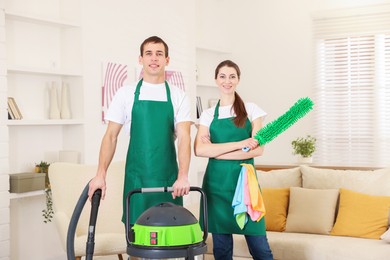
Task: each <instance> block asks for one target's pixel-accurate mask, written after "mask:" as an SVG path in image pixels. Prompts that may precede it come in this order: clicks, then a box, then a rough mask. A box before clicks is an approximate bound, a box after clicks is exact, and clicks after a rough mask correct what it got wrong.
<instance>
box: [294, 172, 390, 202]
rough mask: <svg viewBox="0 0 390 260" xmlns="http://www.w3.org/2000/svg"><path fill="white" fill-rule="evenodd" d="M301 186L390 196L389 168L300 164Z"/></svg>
mask: <svg viewBox="0 0 390 260" xmlns="http://www.w3.org/2000/svg"><path fill="white" fill-rule="evenodd" d="M300 167H301V172H302V187H304V188H309V189H339V188H345V189H349V190H353V191H356V192H361V193H366V194H370V195H384V196H390V168H384V169H380V170H373V171H369V170H367V171H358V170H333V169H320V168H315V167H310V166H307V165H301V166H300Z"/></svg>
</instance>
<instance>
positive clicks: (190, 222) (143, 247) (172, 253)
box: [125, 187, 208, 260]
mask: <svg viewBox="0 0 390 260" xmlns="http://www.w3.org/2000/svg"><path fill="white" fill-rule="evenodd" d="M172 191H173V188H171V187H168V188H167V187H161V188H143V189H135V190H132V191H130V192H129V193H128V194H127V197H126V204H125V205H126V209H125V213H126V223H125V224H126V239H127V244H128V246H127V254H128V255H130V256H136V257H141V258H150V259H162V258H164V259H165V258H185V259H189V260H192V259H195V256H196V255H201V254H204V253H206V251H207V245H206V239H207V234H208V233H207V200H206V195H205V193H204V192H203V190H202V189H200V188H198V187H190V191H198V192H199V193H200V194H201V200H202V203H201V205H202V211H203V223H202V224H203V235H202V230H201V228H200V225H199V223H198V221H197V219H196V218H195V217H194V215H192V213H191V212H190V211H188V210H187V209H186V208H184V207H182V206H178V205H175V204H173V203H160V204H158V205H156V206H154V207H151V208H149V209H147V210H146V211H145V212H143V213H142V214H141V215H140V216H139V217H138V219H137V220H136V222H135V224H134V225H133V226H131V224H130V223H131V222H130V217H129V216H130V210H131V196H132V195H133V194H135V193H148V192H172Z"/></svg>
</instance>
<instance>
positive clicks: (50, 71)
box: [7, 65, 82, 77]
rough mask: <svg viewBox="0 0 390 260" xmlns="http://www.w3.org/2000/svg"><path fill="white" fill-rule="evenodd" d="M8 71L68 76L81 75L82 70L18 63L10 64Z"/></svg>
mask: <svg viewBox="0 0 390 260" xmlns="http://www.w3.org/2000/svg"><path fill="white" fill-rule="evenodd" d="M7 72H8V73H25V74H37V75H51V76H68V77H81V76H82V74H81V72H75V71H66V70H56V69H38V68H31V67H24V66H18V65H8V67H7Z"/></svg>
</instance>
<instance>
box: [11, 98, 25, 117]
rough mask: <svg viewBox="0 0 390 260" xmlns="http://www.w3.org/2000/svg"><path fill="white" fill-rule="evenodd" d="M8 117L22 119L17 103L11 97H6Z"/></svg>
mask: <svg viewBox="0 0 390 260" xmlns="http://www.w3.org/2000/svg"><path fill="white" fill-rule="evenodd" d="M8 118H11V119H22V118H23V116H22V113H21V112H20V110H19V107H18V105H17V104H16V101H15V99H14V98H13V97H8Z"/></svg>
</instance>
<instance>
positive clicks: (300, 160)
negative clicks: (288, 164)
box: [297, 155, 313, 164]
mask: <svg viewBox="0 0 390 260" xmlns="http://www.w3.org/2000/svg"><path fill="white" fill-rule="evenodd" d="M297 162H298V164H311V163H312V162H313V157H311V156H310V157H303V156H301V155H299V156H298V158H297Z"/></svg>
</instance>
